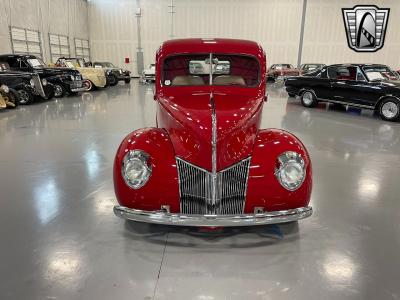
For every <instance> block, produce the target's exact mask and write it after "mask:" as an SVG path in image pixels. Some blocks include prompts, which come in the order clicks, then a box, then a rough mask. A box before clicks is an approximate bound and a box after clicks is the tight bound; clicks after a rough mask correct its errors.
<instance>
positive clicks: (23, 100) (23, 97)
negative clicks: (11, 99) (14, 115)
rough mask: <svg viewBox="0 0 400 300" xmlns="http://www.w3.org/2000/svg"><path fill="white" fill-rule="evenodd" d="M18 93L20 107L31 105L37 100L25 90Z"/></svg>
mask: <svg viewBox="0 0 400 300" xmlns="http://www.w3.org/2000/svg"><path fill="white" fill-rule="evenodd" d="M17 93H18V104H19V105H26V104H30V103H32V102H33V101H34V100H35V96H34V95H32V94H31V93H29V92H28V91H26V90H24V89H20V90H17Z"/></svg>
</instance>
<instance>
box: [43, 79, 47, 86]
mask: <svg viewBox="0 0 400 300" xmlns="http://www.w3.org/2000/svg"><path fill="white" fill-rule="evenodd" d="M42 85H43V86H46V85H47V79H46V78H43V79H42Z"/></svg>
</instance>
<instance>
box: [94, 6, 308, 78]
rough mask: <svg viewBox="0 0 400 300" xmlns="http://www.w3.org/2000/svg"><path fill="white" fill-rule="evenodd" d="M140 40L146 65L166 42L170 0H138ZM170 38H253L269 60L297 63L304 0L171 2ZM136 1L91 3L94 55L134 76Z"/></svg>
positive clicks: (168, 27) (95, 57)
mask: <svg viewBox="0 0 400 300" xmlns="http://www.w3.org/2000/svg"><path fill="white" fill-rule="evenodd" d="M139 2H140V7H141V9H142V17H141V28H142V30H141V38H142V39H141V40H142V48H143V52H144V63H145V66H146V65H148V64H149V63H151V62H154V58H155V52H156V50H157V48H158V47H159V46H160V44H161V43H162V42H163V41H165V40H167V39H170V34H171V14H170V13H169V11H170V8H169V7H168V6H169V5H171V1H170V0H141V1H139ZM174 5H175V9H174V10H175V13H174V29H173V33H174V38H185V37H229V38H244V39H251V40H256V41H258V42H259V43H261V44H262V45H263V46H264V48H265V49H266V52H267V54H268V60H269V61H270V62H273V61H274V62H277V61H281V62H289V63H293V64H295V63H296V61H297V50H298V43H299V38H300V22H301V8H302V0H269V1H267V0H249V1H242V0H218V1H216V0H197V1H195V0H174ZM137 7H138V4H137V1H135V0H118V1H115V0H91V1H90V3H89V16H90V18H89V22H90V36H91V49H92V56H93V58H94V59H98V60H110V61H112V62H114V63H116V64H118V65H123V64H124V63H123V59H124V57H125V56H128V57H130V58H131V60H133V61H132V62H131V64H129V65H127V66H126V67H128V68H130V69H131V71H133V72H134V73H136V48H137V33H136V31H137V26H136V17H135V12H136V8H137Z"/></svg>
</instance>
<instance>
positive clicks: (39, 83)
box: [32, 74, 46, 98]
mask: <svg viewBox="0 0 400 300" xmlns="http://www.w3.org/2000/svg"><path fill="white" fill-rule="evenodd" d="M32 79H33V84H34V86H35V90H36V92H38V93H39V95H40V96H42V97H43V98H44V97H46V94H45V92H44V89H43V85H42V81H41V79H40V77H39V75H37V74H35V75H33V76H32Z"/></svg>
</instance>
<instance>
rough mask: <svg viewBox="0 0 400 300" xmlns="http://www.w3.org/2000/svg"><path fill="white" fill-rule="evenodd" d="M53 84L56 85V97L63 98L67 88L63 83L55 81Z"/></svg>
mask: <svg viewBox="0 0 400 300" xmlns="http://www.w3.org/2000/svg"><path fill="white" fill-rule="evenodd" d="M53 86H54V97H56V98H62V97H64V96H65V94H66V93H67V91H66V89H65V88H64V87H63V86H62V85H61V84H57V83H56V84H54V83H53Z"/></svg>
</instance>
